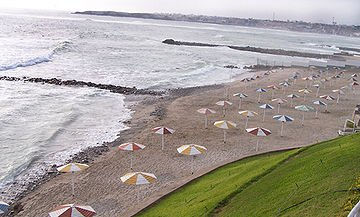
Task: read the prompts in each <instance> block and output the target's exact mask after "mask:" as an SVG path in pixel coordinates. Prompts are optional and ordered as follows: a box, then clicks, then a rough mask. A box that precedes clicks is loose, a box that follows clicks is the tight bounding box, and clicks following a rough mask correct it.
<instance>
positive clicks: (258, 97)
mask: <svg viewBox="0 0 360 217" xmlns="http://www.w3.org/2000/svg"><path fill="white" fill-rule="evenodd" d="M258 103H260V92H259V96H258Z"/></svg>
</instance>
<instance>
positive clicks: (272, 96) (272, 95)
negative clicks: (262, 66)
mask: <svg viewBox="0 0 360 217" xmlns="http://www.w3.org/2000/svg"><path fill="white" fill-rule="evenodd" d="M271 99H274V90H272V91H271Z"/></svg>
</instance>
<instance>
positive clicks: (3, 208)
mask: <svg viewBox="0 0 360 217" xmlns="http://www.w3.org/2000/svg"><path fill="white" fill-rule="evenodd" d="M9 207H10V205H9V204H7V203H5V202H3V201H0V214H4V213H6V212H7V211H8V209H9Z"/></svg>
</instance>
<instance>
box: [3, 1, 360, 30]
mask: <svg viewBox="0 0 360 217" xmlns="http://www.w3.org/2000/svg"><path fill="white" fill-rule="evenodd" d="M0 8H26V9H51V10H53V9H55V10H66V11H77V10H81V11H82V10H116V11H126V12H167V13H184V14H205V15H219V16H234V17H243V18H249V17H252V18H261V19H272V16H273V12H274V13H275V18H276V19H280V20H287V19H290V20H305V21H314V22H323V23H330V22H332V17H335V20H336V21H337V22H338V23H346V24H356V25H360V0H176V1H175V0H0Z"/></svg>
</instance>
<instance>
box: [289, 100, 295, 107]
mask: <svg viewBox="0 0 360 217" xmlns="http://www.w3.org/2000/svg"><path fill="white" fill-rule="evenodd" d="M293 103H294V98H291V104H290V107H293Z"/></svg>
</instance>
